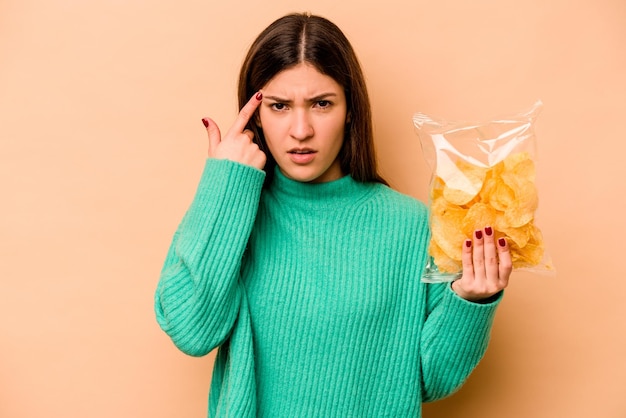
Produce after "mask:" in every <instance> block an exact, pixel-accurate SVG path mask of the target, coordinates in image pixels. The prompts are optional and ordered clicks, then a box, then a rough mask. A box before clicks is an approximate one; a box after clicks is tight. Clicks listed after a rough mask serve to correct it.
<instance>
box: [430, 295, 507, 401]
mask: <svg viewBox="0 0 626 418" xmlns="http://www.w3.org/2000/svg"><path fill="white" fill-rule="evenodd" d="M426 286H427V318H426V322H425V324H424V329H423V332H422V338H421V349H422V358H421V363H422V379H423V390H424V398H423V399H424V401H425V402H429V401H434V400H437V399H441V398H443V397H446V396H448V395H450V394H452V393H453V392H455V391H456V390H458V389H459V388H460V387H461V385H462V384H463V383H464V382H465V381H466V379H467V378H468V377H469V375H470V373H471V372H472V371H473V370H474V368H475V367H476V366H477V365H478V362H479V361H480V360H481V359H482V357H483V355H484V354H485V351H486V349H487V345H488V342H489V336H490V332H491V326H492V324H493V319H494V316H495V312H496V308H497V306H498V304H499V302H500V300H501V299H502V293H500V294H499V295H498V297H497V298H495V299H494V300H493V301H491V302H490V303H485V304H480V303H474V302H470V301H467V300H465V299H463V298H461V297H459V296H458V295H457V294H456V293H455V292H454V291H453V290H452V287H451V285H450V283H439V284H427V285H426Z"/></svg>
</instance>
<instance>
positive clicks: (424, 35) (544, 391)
mask: <svg viewBox="0 0 626 418" xmlns="http://www.w3.org/2000/svg"><path fill="white" fill-rule="evenodd" d="M305 10H309V11H311V12H313V13H318V14H322V15H325V16H327V17H329V18H331V19H332V20H334V21H335V22H336V23H337V24H339V26H340V27H342V28H343V29H344V30H345V32H346V34H347V35H348V37H349V38H350V39H351V40H352V42H353V44H354V46H355V47H356V49H357V51H358V53H359V55H360V58H361V60H362V63H363V66H364V68H365V72H366V75H367V78H368V80H369V86H370V91H371V95H372V99H373V107H374V112H375V126H376V135H377V146H378V149H379V151H380V160H381V164H382V171H383V173H384V175H385V176H386V177H387V178H388V179H389V180H390V181H391V183H392V184H393V185H394V186H395V187H396V188H397V189H399V190H400V191H402V192H405V193H407V194H410V195H413V196H415V197H418V198H420V199H424V198H425V196H426V191H427V187H428V168H427V166H426V164H425V162H424V159H423V156H422V153H421V150H420V146H419V143H418V141H417V136H416V135H415V133H414V130H413V126H412V123H411V116H412V114H413V113H414V112H416V111H424V112H427V113H430V114H433V115H437V116H443V117H446V118H450V119H460V118H462V119H479V120H484V119H487V118H491V117H494V116H497V115H501V114H506V113H511V112H517V111H520V110H523V109H526V108H527V107H528V106H530V105H531V104H532V103H533V102H534V101H535V100H536V99H542V100H543V101H544V104H545V106H544V110H543V112H542V113H541V115H540V117H539V119H538V122H537V133H538V135H539V141H540V167H539V179H538V181H539V187H540V197H541V203H540V211H539V219H538V223H540V225H541V226H542V229H543V230H544V234H545V238H546V241H547V244H548V249H549V252H550V254H551V255H552V259H553V261H554V263H555V265H556V267H557V269H558V275H557V276H556V277H554V278H546V277H542V276H535V275H529V274H517V275H516V277H515V280H514V281H513V283H512V284H511V286H510V289H509V290H508V292H507V295H506V297H505V300H504V302H503V304H502V306H501V308H500V310H499V313H498V316H497V319H496V323H495V329H494V332H493V338H492V344H491V347H490V349H489V352H488V354H487V356H486V358H485V359H484V361H483V362H482V363H481V365H480V366H479V367H478V369H477V370H476V372H475V374H474V375H472V377H471V378H470V379H469V381H468V383H467V384H466V385H465V386H464V387H463V388H462V389H461V390H460V392H458V393H457V394H455V395H454V396H452V397H450V398H448V399H446V400H443V401H440V402H437V403H434V404H429V405H427V406H426V408H425V413H424V415H425V417H430V418H443V417H461V416H462V417H464V418H472V417H476V418H477V417H481V418H489V417H493V418H495V417H508V418H517V417H519V418H521V417H524V418H527V417H539V418H543V417H546V418H547V417H551V418H552V417H590V416H593V417H606V418H619V417H622V418H623V417H625V416H626V398H625V396H624V391H625V389H626V387H625V382H626V360H624V358H625V355H626V335H625V332H624V330H625V327H624V317H625V314H626V304H625V303H624V302H623V301H624V293H625V292H626V280H625V276H624V271H625V269H624V267H623V263H624V248H625V246H624V244H623V240H624V239H625V237H626V236H625V234H624V233H625V232H626V225H625V221H624V219H625V216H626V215H625V214H626V196H625V194H624V192H625V188H624V179H625V178H626V169H625V168H624V152H625V151H626V145H625V144H626V128H625V127H624V123H626V118H625V117H624V115H625V111H626V104H625V101H626V2H624V1H623V0H575V1H565V0H555V1H545V0H527V1H523V2H522V1H514V0H476V1H471V2H470V1H467V2H465V1H461V0H456V1H453V0H443V1H425V0H416V1H408V0H407V1H398V0H388V1H385V2H377V3H372V4H368V3H364V2H363V1H357V0H348V1H337V0H316V1H315V2H312V1H289V2H288V1H278V0H277V1H273V2H261V1H234V2H226V1H224V2H220V3H216V2H209V1H199V0H177V1H157V2H154V1H147V0H126V1H121V0H106V1H105V0H92V1H79V0H57V1H43V0H1V1H0V280H1V281H0V416H2V417H7V418H9V417H10V418H17V417H19V418H22V417H24V418H26V417H28V418H31V417H43V416H46V417H94V418H97V417H103V418H104V417H107V418H108V417H148V416H149V417H202V416H204V414H205V410H206V394H207V389H208V384H209V381H210V370H211V364H212V359H213V357H212V355H210V356H208V357H205V358H201V359H195V358H190V357H186V356H185V355H183V354H182V353H180V352H178V351H177V350H176V349H175V348H174V347H173V345H172V344H171V343H170V342H169V340H168V339H167V337H166V336H165V334H163V333H162V332H161V331H160V330H159V329H158V326H157V324H156V321H155V319H154V314H153V311H152V303H153V302H152V298H153V292H154V288H155V286H156V282H157V279H158V275H159V270H160V268H161V263H162V261H163V257H164V255H165V251H166V249H167V246H168V244H169V240H170V238H171V234H172V233H173V230H174V228H175V227H176V225H177V223H178V221H179V219H180V217H181V216H182V214H183V212H184V210H185V208H186V207H187V205H188V203H189V202H190V199H191V197H192V195H193V192H194V189H195V185H196V183H197V180H198V178H199V175H200V171H201V169H202V166H203V162H204V156H205V154H206V136H205V133H204V128H203V127H202V125H201V123H200V118H201V117H202V116H205V115H210V116H211V117H213V118H214V119H215V120H217V121H218V123H220V124H221V125H222V126H223V127H227V125H229V124H230V122H231V121H232V119H233V118H234V115H235V110H236V109H235V107H236V106H235V93H234V92H235V84H236V75H237V71H238V68H239V65H240V63H241V60H242V58H243V55H244V53H245V51H246V49H247V47H248V45H249V44H250V42H251V41H252V39H253V38H254V37H255V35H256V34H257V33H258V32H259V31H260V30H261V29H262V28H263V27H265V26H266V25H267V24H268V23H269V22H270V21H272V20H273V19H274V18H276V17H278V16H280V15H282V14H284V13H286V12H290V11H305Z"/></svg>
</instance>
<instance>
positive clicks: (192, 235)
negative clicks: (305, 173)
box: [155, 159, 265, 356]
mask: <svg viewBox="0 0 626 418" xmlns="http://www.w3.org/2000/svg"><path fill="white" fill-rule="evenodd" d="M264 178H265V173H264V172H263V171H261V170H257V169H255V168H253V167H249V166H245V165H242V164H238V163H235V162H232V161H228V160H215V159H208V160H207V162H206V165H205V167H204V171H203V173H202V177H201V179H200V182H199V185H198V188H197V191H196V194H195V197H194V199H193V201H192V203H191V205H190V207H189V209H188V210H187V212H186V214H185V216H184V217H183V220H182V222H181V223H180V225H179V226H178V229H177V230H176V232H175V234H174V237H173V239H172V243H171V245H170V248H169V251H168V253H167V257H166V259H165V263H164V266H163V269H162V271H161V276H160V279H159V283H158V286H157V289H156V294H155V313H156V318H157V321H158V323H159V325H160V327H161V328H162V329H163V331H165V332H166V333H167V334H168V335H169V336H170V338H171V339H172V341H173V342H174V344H175V345H176V346H177V347H178V348H179V349H180V350H181V351H183V352H185V353H187V354H189V355H192V356H202V355H205V354H207V353H209V352H210V351H211V350H213V349H214V348H215V347H217V346H218V345H220V344H221V343H222V342H223V341H224V340H225V339H226V338H227V337H228V335H229V333H230V331H231V329H232V327H233V324H234V322H235V320H236V318H237V314H238V312H239V306H240V300H241V287H240V284H239V272H240V267H241V260H242V257H243V254H244V251H245V248H246V245H247V241H248V238H249V236H250V232H251V230H252V226H253V224H254V219H255V217H256V213H257V210H258V206H259V198H260V194H261V189H262V186H263V181H264Z"/></svg>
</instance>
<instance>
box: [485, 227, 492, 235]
mask: <svg viewBox="0 0 626 418" xmlns="http://www.w3.org/2000/svg"><path fill="white" fill-rule="evenodd" d="M491 234H493V229H491V227H490V226H488V227H486V228H485V235H487V236H488V237H490V236H491Z"/></svg>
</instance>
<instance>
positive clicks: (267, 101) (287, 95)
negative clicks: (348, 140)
mask: <svg viewBox="0 0 626 418" xmlns="http://www.w3.org/2000/svg"><path fill="white" fill-rule="evenodd" d="M261 92H262V93H263V103H262V104H261V106H260V108H259V119H260V125H261V128H262V129H263V133H264V135H265V140H266V142H267V146H268V148H269V150H270V152H271V153H272V156H273V157H274V159H275V160H276V163H277V164H278V167H279V168H280V170H281V172H282V173H283V174H284V175H285V176H286V177H288V178H290V179H293V180H297V181H302V182H312V183H323V182H327V181H332V180H337V179H339V178H340V177H342V176H343V175H344V173H342V171H341V166H340V163H339V160H338V158H337V156H338V154H339V150H340V149H341V145H342V143H343V136H344V128H345V125H346V112H347V111H346V97H345V93H344V91H343V87H341V86H340V85H339V84H338V83H337V82H336V81H335V80H334V79H333V78H331V77H329V76H327V75H324V74H322V73H320V72H319V71H317V69H315V67H313V66H311V65H310V64H305V63H302V64H298V65H297V66H295V67H292V68H289V69H287V70H284V71H281V72H280V73H278V74H276V75H275V76H274V78H272V79H271V80H270V81H269V82H268V83H267V84H266V85H265V86H263V88H262V89H261Z"/></svg>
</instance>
